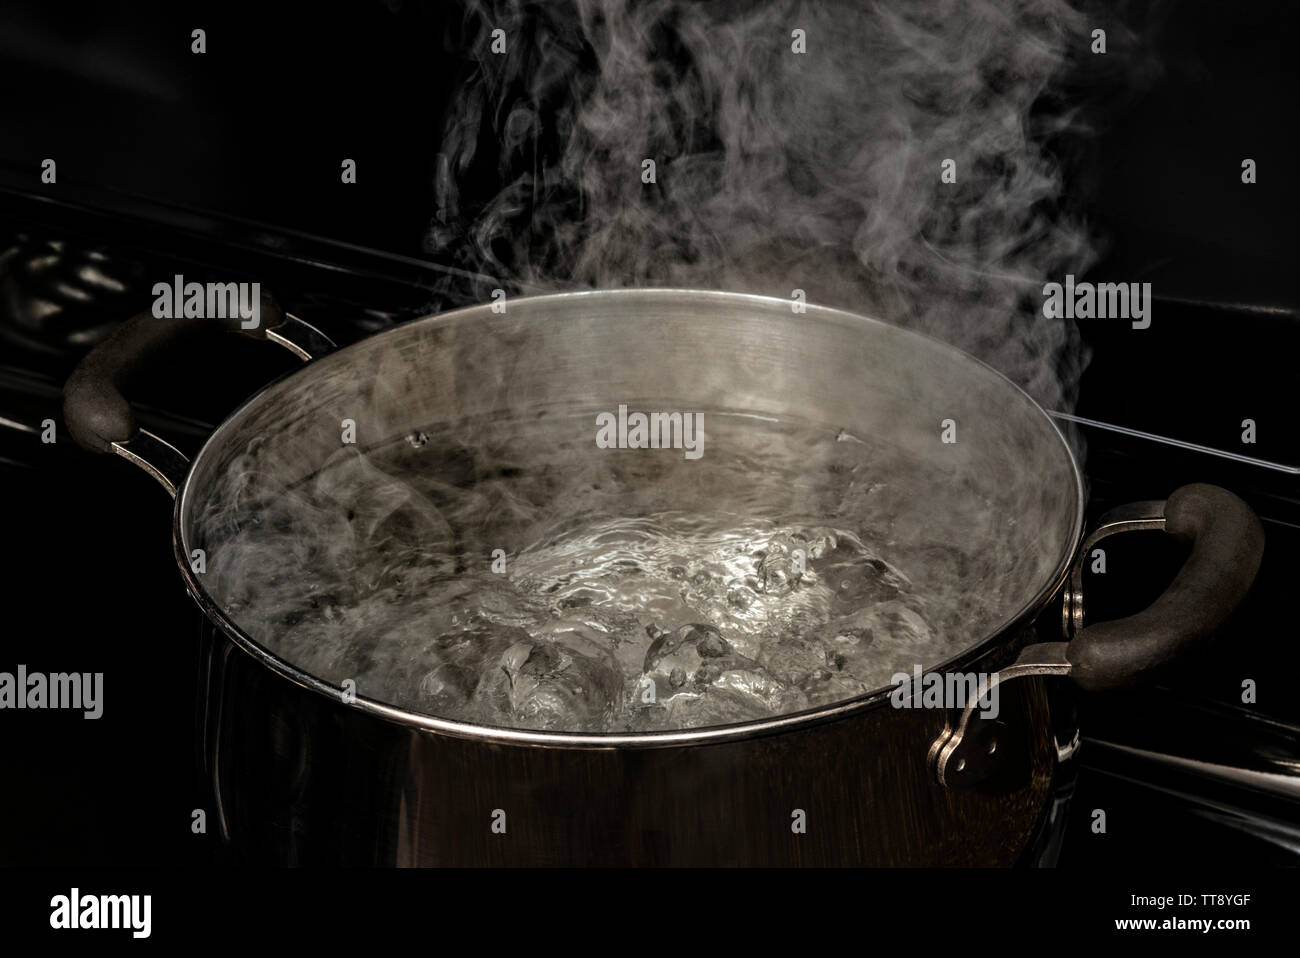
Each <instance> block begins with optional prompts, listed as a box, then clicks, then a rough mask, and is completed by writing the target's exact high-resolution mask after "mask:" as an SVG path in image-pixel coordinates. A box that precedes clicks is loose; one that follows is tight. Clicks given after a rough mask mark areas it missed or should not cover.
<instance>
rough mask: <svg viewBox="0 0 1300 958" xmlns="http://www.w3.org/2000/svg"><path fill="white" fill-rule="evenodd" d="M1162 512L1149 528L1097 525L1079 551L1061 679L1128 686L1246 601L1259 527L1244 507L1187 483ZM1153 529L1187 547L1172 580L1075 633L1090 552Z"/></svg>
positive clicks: (1258, 551) (1127, 523)
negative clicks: (1144, 602) (1108, 540)
mask: <svg viewBox="0 0 1300 958" xmlns="http://www.w3.org/2000/svg"><path fill="white" fill-rule="evenodd" d="M1156 505H1161V504H1159V503H1157V504H1156ZM1162 505H1163V508H1162V509H1161V510H1160V514H1159V517H1154V516H1153V517H1152V520H1151V521H1150V523H1149V524H1148V523H1145V522H1142V521H1141V520H1138V522H1137V523H1135V522H1134V520H1133V519H1132V518H1131V517H1130V516H1127V515H1122V516H1121V517H1120V518H1119V519H1118V520H1115V519H1114V518H1112V517H1105V518H1103V521H1102V523H1101V525H1100V527H1099V528H1098V529H1097V530H1096V531H1095V532H1093V534H1092V535H1091V536H1089V537H1088V540H1087V541H1086V542H1085V543H1084V546H1083V548H1082V549H1081V550H1080V552H1079V557H1078V559H1077V560H1076V562H1075V566H1074V569H1073V573H1072V575H1071V581H1070V589H1069V590H1068V592H1067V594H1066V601H1065V608H1064V611H1063V615H1064V617H1065V623H1066V630H1067V635H1073V636H1074V637H1073V638H1072V639H1071V640H1070V643H1069V646H1068V648H1067V649H1066V656H1065V657H1066V660H1067V661H1068V662H1069V663H1070V673H1069V674H1070V678H1071V679H1073V680H1074V683H1075V684H1076V685H1078V686H1079V687H1081V688H1084V689H1087V690H1089V691H1093V692H1097V691H1105V690H1108V689H1119V688H1124V687H1127V686H1130V685H1136V684H1138V683H1140V682H1143V681H1145V680H1146V679H1148V678H1149V677H1150V676H1151V675H1152V673H1154V672H1156V671H1157V670H1159V669H1160V668H1162V667H1163V666H1165V665H1167V664H1168V663H1170V662H1172V661H1173V660H1174V659H1176V658H1177V657H1178V656H1179V655H1181V654H1182V653H1183V652H1184V651H1186V650H1188V649H1190V648H1194V647H1196V646H1199V645H1201V644H1203V643H1204V642H1205V641H1206V640H1207V639H1209V638H1210V636H1212V635H1213V634H1214V633H1215V632H1216V631H1217V630H1218V629H1219V627H1220V626H1222V625H1223V623H1224V621H1225V620H1226V619H1227V618H1228V616H1229V615H1230V614H1231V613H1232V611H1233V610H1234V609H1236V607H1237V606H1238V605H1239V604H1240V603H1241V601H1242V599H1244V598H1245V597H1246V593H1247V592H1249V591H1250V587H1251V584H1252V583H1253V582H1254V581H1255V575H1256V573H1258V572H1259V566H1260V561H1261V560H1262V559H1263V555H1264V528H1263V526H1261V525H1260V522H1259V518H1258V517H1257V516H1256V515H1255V513H1254V512H1253V511H1252V510H1251V508H1250V506H1248V505H1246V503H1244V502H1242V501H1241V500H1240V499H1239V498H1237V497H1236V496H1235V495H1233V494H1232V493H1231V492H1228V490H1226V489H1220V488H1219V487H1218V486H1210V485H1205V484H1203V483H1194V484H1192V485H1188V486H1183V487H1181V488H1180V489H1177V490H1176V491H1175V492H1174V493H1173V494H1172V495H1171V496H1170V497H1169V498H1168V500H1166V501H1165V502H1164V503H1163V504H1162ZM1130 508H1132V507H1130ZM1108 520H1109V521H1108ZM1160 527H1163V528H1164V530H1165V532H1166V533H1168V534H1169V535H1171V536H1173V537H1174V538H1176V539H1179V540H1181V541H1183V542H1187V543H1189V544H1190V545H1191V552H1190V554H1189V555H1188V556H1187V559H1186V561H1185V562H1184V563H1183V567H1182V568H1181V569H1180V570H1179V571H1178V574H1177V575H1176V576H1175V577H1174V581H1173V582H1171V583H1170V584H1169V587H1168V588H1167V589H1165V591H1164V592H1163V593H1162V594H1161V595H1160V597H1159V598H1158V599H1156V600H1155V601H1154V602H1152V603H1151V605H1149V606H1147V608H1145V609H1143V610H1142V611H1141V612H1138V613H1136V614H1135V615H1130V616H1128V617H1126V618H1123V619H1114V620H1112V621H1109V622H1097V623H1094V624H1092V625H1088V626H1083V627H1082V628H1081V627H1080V626H1082V624H1083V592H1082V587H1081V584H1082V574H1083V565H1084V563H1085V562H1087V560H1088V556H1089V555H1090V553H1091V551H1092V545H1093V544H1094V543H1096V542H1097V541H1099V540H1100V539H1102V538H1105V537H1106V536H1108V535H1112V534H1114V533H1115V532H1124V531H1129V530H1130V529H1133V528H1160Z"/></svg>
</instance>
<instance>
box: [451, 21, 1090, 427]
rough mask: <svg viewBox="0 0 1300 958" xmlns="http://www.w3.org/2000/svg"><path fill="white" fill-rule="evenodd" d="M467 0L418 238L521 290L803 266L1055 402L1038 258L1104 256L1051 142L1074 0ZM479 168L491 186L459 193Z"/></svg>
mask: <svg viewBox="0 0 1300 958" xmlns="http://www.w3.org/2000/svg"><path fill="white" fill-rule="evenodd" d="M470 8H471V9H470V12H469V15H468V19H467V21H466V32H465V35H464V36H460V37H458V38H457V39H456V41H455V43H456V46H457V47H458V49H460V50H461V51H462V52H463V51H465V50H468V51H471V54H472V56H473V57H474V58H475V62H474V64H473V69H472V70H471V72H470V74H469V76H468V78H467V81H466V84H465V86H464V88H463V91H462V92H461V93H460V94H458V95H457V96H456V97H455V98H454V101H453V103H452V105H451V106H450V108H449V110H448V112H447V116H446V119H445V123H444V130H443V134H442V144H443V152H442V154H441V155H440V157H439V166H438V175H437V183H436V191H435V192H436V202H437V205H438V209H437V213H436V216H435V220H434V223H433V224H432V227H431V229H430V232H429V235H428V238H427V244H428V246H429V248H430V250H432V251H439V252H442V253H447V252H451V251H454V252H455V253H457V254H458V255H459V256H460V257H461V260H462V262H463V263H464V264H465V265H468V266H471V267H472V268H475V269H478V270H480V271H482V272H485V273H487V274H489V275H492V276H496V277H500V278H501V279H502V281H503V282H507V283H508V282H511V281H513V283H514V284H515V285H516V286H517V287H518V288H520V289H522V290H524V291H542V290H547V291H552V290H561V289H573V288H583V287H622V286H656V285H661V286H681V287H696V288H701V287H702V288H716V289H730V290H735V291H743V292H759V293H766V294H770V295H773V296H780V297H790V296H791V295H792V290H795V289H802V290H804V291H805V292H806V294H807V297H808V299H809V301H810V302H819V303H825V304H829V305H834V306H839V307H842V308H847V309H850V310H853V311H857V312H860V313H864V314H868V315H873V316H876V317H878V318H881V319H885V320H887V321H890V322H893V323H897V324H902V325H907V326H910V327H913V328H916V329H919V330H922V331H925V332H928V333H930V334H932V335H936V336H938V337H939V338H942V339H945V340H947V341H949V342H952V343H954V344H956V345H958V346H960V347H962V348H964V349H966V350H967V351H969V352H971V353H973V354H975V355H977V356H979V357H981V358H983V359H985V360H986V361H988V362H990V363H991V364H993V365H995V366H996V367H998V368H1000V369H1002V370H1003V371H1004V372H1006V373H1007V374H1008V375H1010V376H1012V378H1013V379H1016V380H1018V381H1019V382H1021V383H1022V384H1023V385H1025V386H1026V387H1027V388H1029V389H1030V391H1031V393H1032V394H1034V395H1035V397H1036V398H1038V399H1039V400H1040V401H1042V402H1044V403H1046V404H1049V405H1050V404H1057V403H1061V402H1063V401H1068V399H1069V395H1068V394H1069V392H1070V390H1071V388H1072V386H1073V384H1074V381H1075V380H1076V378H1077V374H1078V372H1079V371H1080V369H1081V366H1082V359H1081V357H1080V352H1081V351H1080V348H1079V344H1078V342H1077V337H1076V335H1075V332H1074V330H1073V328H1072V327H1071V326H1070V325H1069V324H1066V323H1062V322H1054V321H1049V320H1046V319H1044V318H1043V317H1042V316H1041V313H1039V312H1038V309H1039V307H1040V306H1041V296H1040V291H1041V288H1042V284H1043V282H1044V280H1045V278H1050V277H1053V276H1059V275H1061V274H1064V273H1065V272H1070V271H1073V272H1075V273H1080V272H1082V271H1083V270H1084V269H1085V268H1086V266H1087V265H1089V263H1090V262H1091V261H1092V259H1093V255H1094V254H1093V251H1092V245H1091V243H1090V239H1089V236H1088V233H1087V232H1086V230H1085V229H1084V227H1083V225H1082V224H1081V223H1080V222H1079V221H1077V220H1076V219H1073V218H1071V217H1070V216H1068V215H1067V214H1066V213H1065V211H1064V210H1065V204H1063V203H1062V202H1061V201H1062V194H1063V190H1064V186H1063V177H1062V174H1061V171H1060V170H1059V168H1058V165H1057V163H1056V162H1055V160H1054V159H1053V157H1052V155H1050V154H1049V152H1048V150H1047V149H1046V147H1045V143H1047V142H1048V141H1049V139H1050V138H1051V137H1052V136H1053V135H1054V134H1056V133H1058V132H1060V131H1061V130H1062V129H1063V128H1065V127H1066V126H1067V125H1068V123H1069V122H1070V117H1069V116H1068V115H1066V114H1064V113H1063V112H1061V111H1059V110H1055V109H1054V108H1053V105H1052V96H1051V94H1052V92H1053V89H1054V84H1055V83H1056V82H1057V81H1058V80H1059V79H1060V77H1061V76H1062V74H1063V73H1064V71H1065V70H1066V68H1067V66H1068V65H1069V64H1070V62H1071V61H1072V60H1073V59H1076V58H1080V57H1082V56H1085V55H1087V49H1088V42H1089V41H1088V31H1087V29H1086V27H1087V25H1088V24H1087V22H1086V21H1085V19H1084V17H1083V16H1082V15H1081V14H1080V13H1079V12H1078V11H1077V10H1075V9H1074V8H1072V7H1071V6H1070V5H1069V4H1067V3H1063V2H1060V0H1021V2H1013V3H1007V2H1003V0H999V2H979V0H975V2H960V3H930V4H914V3H904V2H887V3H862V2H821V3H790V2H758V3H755V2H751V0H745V2H715V3H681V2H667V0H648V2H629V0H569V2H563V3H549V2H548V3H535V2H524V0H508V2H497V3H489V2H473V3H471V4H470ZM497 29H501V30H504V31H505V42H506V52H505V53H504V54H495V53H493V52H492V50H491V44H492V31H494V30H497ZM795 30H802V31H804V35H805V36H806V52H805V53H795V52H793V50H792V44H793V43H794V40H793V39H792V32H793V31H795ZM646 159H651V160H654V162H655V167H656V169H655V180H656V181H655V182H654V183H644V182H643V180H642V175H641V174H642V169H643V166H642V164H643V161H644V160H646ZM945 159H952V160H954V161H955V164H956V175H957V181H956V183H955V184H951V183H942V182H941V181H940V168H941V163H942V162H943V161H944V160H945ZM483 179H489V180H495V181H497V182H498V183H503V184H504V188H502V189H500V190H499V192H496V194H495V195H494V196H493V197H492V198H491V199H490V200H489V201H488V202H486V203H484V204H479V205H470V204H468V203H467V202H466V199H465V197H466V196H468V195H471V190H470V188H469V187H468V186H466V184H471V183H475V182H482V180H483ZM462 186H466V188H465V189H462ZM466 235H467V236H468V242H465V243H460V245H457V243H458V242H460V240H459V238H460V237H462V236H466Z"/></svg>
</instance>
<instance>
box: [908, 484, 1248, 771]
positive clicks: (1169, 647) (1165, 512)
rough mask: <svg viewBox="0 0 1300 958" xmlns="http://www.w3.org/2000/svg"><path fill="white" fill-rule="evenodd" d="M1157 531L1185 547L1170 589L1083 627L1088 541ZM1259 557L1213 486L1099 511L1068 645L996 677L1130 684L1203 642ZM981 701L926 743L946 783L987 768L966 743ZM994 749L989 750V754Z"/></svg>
mask: <svg viewBox="0 0 1300 958" xmlns="http://www.w3.org/2000/svg"><path fill="white" fill-rule="evenodd" d="M1142 529H1163V530H1164V531H1165V532H1167V533H1168V534H1170V535H1172V536H1174V537H1175V538H1176V539H1180V540H1182V541H1185V542H1189V543H1190V544H1191V553H1190V554H1189V555H1188V557H1187V559H1186V560H1185V561H1184V562H1183V566H1182V568H1181V569H1179V571H1178V574H1177V575H1176V576H1175V577H1174V580H1173V582H1171V583H1170V584H1169V587H1168V588H1167V589H1165V591H1164V592H1163V593H1162V594H1161V595H1160V597H1159V598H1157V599H1156V600H1155V601H1154V602H1152V603H1151V605H1149V606H1147V607H1146V608H1145V609H1143V610H1142V611H1141V612H1138V613H1136V614H1135V615H1130V616H1127V617H1126V618H1123V619H1115V620H1113V621H1109V622H1097V623H1094V624H1092V625H1088V626H1084V625H1083V586H1082V583H1083V566H1084V563H1085V562H1087V560H1088V556H1089V555H1090V553H1091V551H1092V547H1093V545H1094V544H1096V543H1097V542H1099V541H1100V540H1102V539H1104V538H1106V537H1107V536H1111V535H1115V534H1116V533H1119V532H1132V531H1136V530H1142ZM1263 556H1264V528H1263V526H1262V525H1260V521H1259V517H1258V516H1256V515H1255V513H1254V511H1253V510H1252V509H1251V508H1250V506H1248V505H1246V503H1244V502H1242V501H1241V499H1239V498H1237V496H1235V495H1233V494H1232V493H1231V492H1228V490H1226V489H1221V488H1219V487H1218V486H1210V485H1205V484H1203V483H1194V484H1192V485H1187V486H1182V487H1181V488H1179V489H1177V490H1175V491H1174V493H1173V494H1172V495H1170V497H1169V498H1168V499H1167V500H1165V501H1163V502H1160V501H1156V502H1137V503H1132V504H1130V505H1127V506H1123V507H1121V508H1119V509H1116V510H1114V511H1112V512H1109V513H1107V514H1106V515H1105V516H1103V517H1102V521H1101V524H1100V525H1099V526H1098V528H1097V529H1096V530H1095V531H1093V533H1092V534H1091V535H1089V536H1088V538H1087V539H1085V540H1084V543H1083V546H1082V547H1081V548H1080V550H1079V554H1078V556H1077V557H1076V559H1075V563H1074V566H1073V568H1072V569H1071V574H1070V581H1069V585H1068V586H1067V589H1066V593H1065V604H1064V607H1063V609H1062V618H1063V620H1064V623H1063V624H1064V628H1065V633H1066V636H1067V637H1068V638H1070V641H1069V642H1040V643H1036V644H1034V645H1029V646H1026V647H1025V648H1024V649H1022V650H1021V652H1020V655H1019V656H1018V657H1017V658H1016V660H1015V662H1013V663H1012V664H1011V665H1010V666H1008V667H1007V668H1004V669H1000V670H999V671H998V672H997V674H996V675H995V676H993V678H992V684H1000V683H1003V682H1007V681H1009V680H1010V679H1013V678H1020V677H1023V676H1031V675H1063V676H1069V677H1070V678H1071V679H1072V680H1073V681H1074V683H1075V684H1076V685H1078V686H1079V687H1080V688H1083V689H1087V690H1088V691H1092V692H1100V691H1108V690H1111V689H1120V688H1125V687H1127V686H1130V685H1135V684H1137V683H1139V682H1142V681H1145V680H1146V679H1148V678H1150V677H1151V675H1152V673H1154V672H1155V671H1157V670H1158V669H1160V668H1161V667H1162V666H1164V665H1166V664H1168V663H1169V662H1171V661H1173V660H1174V659H1176V658H1178V656H1179V655H1181V654H1182V653H1183V652H1184V651H1186V650H1187V649H1189V648H1191V647H1194V646H1196V645H1199V644H1201V643H1203V642H1204V641H1205V640H1207V639H1208V638H1209V637H1210V636H1211V635H1213V633H1214V632H1215V631H1216V630H1217V629H1218V628H1219V627H1220V626H1222V625H1223V623H1224V621H1225V620H1226V619H1227V618H1228V616H1229V615H1230V614H1231V613H1232V611H1233V610H1234V609H1236V607H1237V606H1238V605H1239V604H1240V603H1241V600H1242V599H1244V598H1245V597H1246V593H1247V592H1249V591H1250V587H1251V585H1252V583H1254V581H1255V575H1256V574H1257V573H1258V572H1259V566H1260V562H1261V560H1262V559H1263ZM980 707H981V704H980V702H978V701H972V702H967V703H965V706H964V708H963V709H962V710H961V713H960V717H959V718H957V719H956V720H955V721H954V719H953V718H951V717H950V719H949V722H948V725H947V727H946V728H945V729H944V732H943V733H942V734H941V735H940V736H939V738H938V739H936V740H935V741H934V743H933V744H932V745H931V749H930V760H931V764H932V767H933V770H934V773H935V775H936V777H937V778H938V780H939V782H940V783H941V784H943V785H945V786H948V787H950V788H956V787H966V786H968V785H970V784H974V783H975V782H977V781H978V780H980V779H981V778H982V777H984V775H985V774H986V768H985V766H986V765H987V763H985V762H981V761H979V760H978V759H979V756H978V755H977V754H976V753H978V752H980V749H977V748H974V747H972V746H967V744H966V743H967V740H968V739H972V738H978V737H979V736H978V735H977V734H974V729H973V727H972V719H973V716H974V715H975V712H976V710H977V709H978V708H980ZM990 754H991V752H990Z"/></svg>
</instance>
